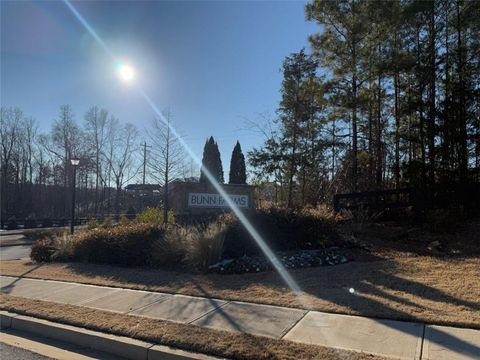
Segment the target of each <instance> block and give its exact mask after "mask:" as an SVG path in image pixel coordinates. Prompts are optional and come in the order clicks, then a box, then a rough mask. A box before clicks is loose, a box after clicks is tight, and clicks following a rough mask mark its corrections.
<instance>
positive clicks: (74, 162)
mask: <svg viewBox="0 0 480 360" xmlns="http://www.w3.org/2000/svg"><path fill="white" fill-rule="evenodd" d="M70 163H71V164H72V167H73V181H72V219H71V222H70V234H73V231H74V228H75V179H76V178H77V166H78V165H79V164H80V160H79V159H70Z"/></svg>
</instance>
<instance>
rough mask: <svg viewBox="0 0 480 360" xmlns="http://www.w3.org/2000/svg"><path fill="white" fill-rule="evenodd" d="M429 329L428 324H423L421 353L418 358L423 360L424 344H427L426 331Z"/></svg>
mask: <svg viewBox="0 0 480 360" xmlns="http://www.w3.org/2000/svg"><path fill="white" fill-rule="evenodd" d="M426 329H427V324H423V329H422V340H421V341H420V354H419V357H418V359H419V360H422V359H423V346H424V344H425V332H426Z"/></svg>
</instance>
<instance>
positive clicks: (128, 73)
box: [115, 62, 135, 82]
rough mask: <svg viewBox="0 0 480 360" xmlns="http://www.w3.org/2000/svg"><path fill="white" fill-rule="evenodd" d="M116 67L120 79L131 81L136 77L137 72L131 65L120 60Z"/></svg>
mask: <svg viewBox="0 0 480 360" xmlns="http://www.w3.org/2000/svg"><path fill="white" fill-rule="evenodd" d="M115 68H116V69H117V73H118V76H120V79H122V80H123V81H126V82H130V81H132V80H133V78H134V77H135V72H134V71H133V68H132V67H131V66H130V65H127V64H124V63H121V62H120V63H117V64H116V65H115Z"/></svg>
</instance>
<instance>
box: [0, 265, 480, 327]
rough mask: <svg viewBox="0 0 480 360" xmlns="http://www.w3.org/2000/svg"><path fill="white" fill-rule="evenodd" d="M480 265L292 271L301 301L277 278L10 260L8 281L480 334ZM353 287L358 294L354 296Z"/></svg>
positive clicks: (5, 267)
mask: <svg viewBox="0 0 480 360" xmlns="http://www.w3.org/2000/svg"><path fill="white" fill-rule="evenodd" d="M479 271H480V258H467V259H455V260H451V259H450V260H448V259H439V258H432V257H405V258H397V259H390V260H379V261H370V262H351V263H347V264H344V265H337V266H331V267H318V268H308V269H298V270H294V271H291V274H292V275H293V277H294V278H295V279H296V280H297V282H298V283H299V285H300V288H301V289H302V290H303V292H304V295H303V298H302V299H300V298H299V297H298V296H296V295H295V294H294V293H293V292H291V291H290V290H289V289H288V288H286V286H285V284H284V283H283V281H282V280H281V278H280V277H279V276H278V275H277V274H276V273H274V272H265V273H258V274H243V275H218V274H209V275H199V274H188V273H181V272H175V271H163V270H148V269H141V268H122V267H113V266H106V265H94V264H81V263H57V264H43V265H37V264H33V263H31V262H28V261H4V262H2V264H1V269H0V272H1V274H2V275H13V276H25V277H32V278H42V279H52V280H63V281H73V282H81V283H88V284H96V285H107V286H117V287H125V288H132V289H141V290H150V291H159V292H167V293H179V294H185V295H194V296H210V297H215V298H220V299H226V300H241V301H248V302H255V303H262V304H271V305H279V306H288V307H299V308H302V307H305V305H304V304H305V302H304V300H306V301H307V302H308V303H309V304H310V305H311V308H312V309H314V310H319V311H326V312H333V313H343V314H352V315H363V316H371V317H377V318H387V319H397V320H410V321H423V322H427V323H431V324H443V325H455V326H463V327H470V328H477V329H479V328H480V303H479V299H480V282H479V281H478V274H479ZM350 288H353V289H354V293H353V294H352V293H350V291H349V290H350Z"/></svg>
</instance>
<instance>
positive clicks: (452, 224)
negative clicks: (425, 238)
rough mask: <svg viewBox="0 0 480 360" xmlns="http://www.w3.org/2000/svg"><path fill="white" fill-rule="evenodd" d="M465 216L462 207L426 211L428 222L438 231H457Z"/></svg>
mask: <svg viewBox="0 0 480 360" xmlns="http://www.w3.org/2000/svg"><path fill="white" fill-rule="evenodd" d="M462 218H463V212H462V209H459V208H452V209H434V210H429V211H428V212H427V213H426V224H427V226H428V228H429V229H430V231H433V232H436V233H443V232H452V231H455V229H456V228H457V226H458V224H459V223H460V222H461V220H462Z"/></svg>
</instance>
